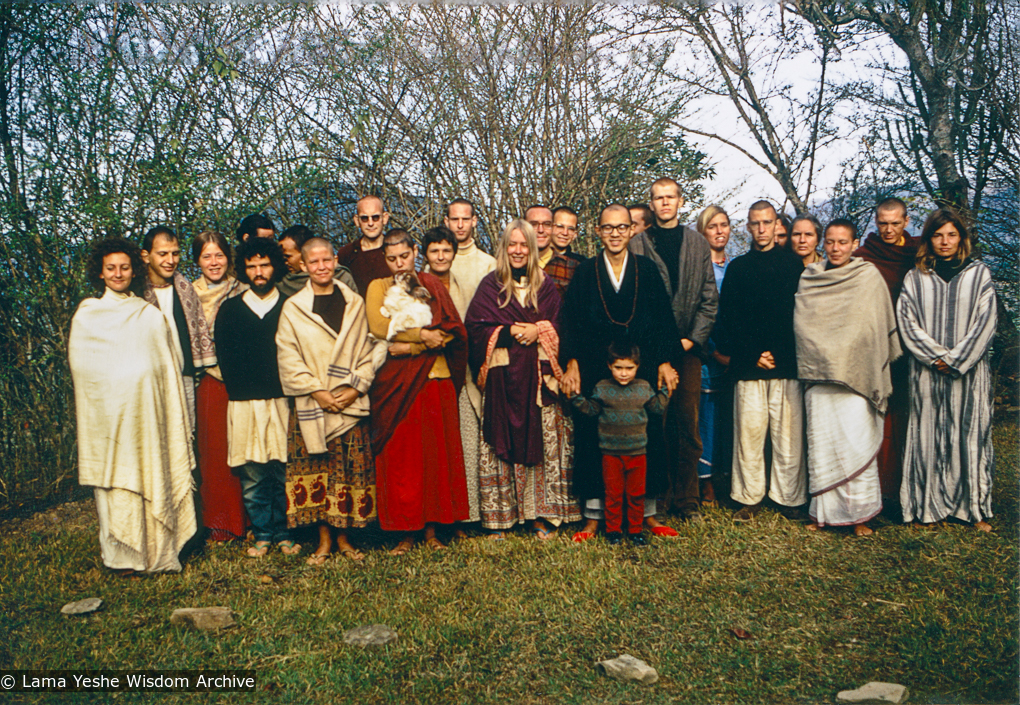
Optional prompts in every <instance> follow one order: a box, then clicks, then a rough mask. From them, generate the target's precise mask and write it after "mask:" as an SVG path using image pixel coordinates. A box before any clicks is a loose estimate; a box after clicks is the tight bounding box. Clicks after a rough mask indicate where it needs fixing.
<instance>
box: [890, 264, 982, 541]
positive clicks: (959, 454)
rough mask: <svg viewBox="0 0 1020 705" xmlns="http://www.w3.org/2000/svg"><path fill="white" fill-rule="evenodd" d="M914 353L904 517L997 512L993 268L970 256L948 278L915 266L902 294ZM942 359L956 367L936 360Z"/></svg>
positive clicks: (968, 517)
mask: <svg viewBox="0 0 1020 705" xmlns="http://www.w3.org/2000/svg"><path fill="white" fill-rule="evenodd" d="M896 308H897V311H896V313H897V318H898V321H899V327H900V334H901V336H902V338H903V342H904V344H905V345H906V347H907V350H908V351H909V352H910V353H911V358H910V387H909V390H910V422H909V425H908V427H907V440H906V447H905V451H904V457H903V484H902V485H901V487H900V502H901V504H902V505H903V520H904V521H906V522H909V521H914V520H917V521H922V522H925V523H929V522H936V521H941V520H943V519H945V518H946V517H949V516H952V517H956V518H957V519H961V520H963V521H968V522H977V521H980V520H982V519H987V518H989V517H991V516H992V468H993V465H994V463H993V451H992V388H991V374H990V370H989V365H988V351H989V347H990V345H991V342H992V336H993V335H994V334H995V323H996V300H995V289H994V287H993V285H992V275H991V273H990V272H989V271H988V268H987V267H986V266H985V265H983V264H982V263H980V262H972V263H971V264H969V265H968V266H967V267H965V268H964V269H963V271H961V272H960V273H959V274H957V275H956V276H955V277H954V278H953V279H952V281H950V282H946V281H944V280H943V279H942V278H941V277H939V276H938V275H937V274H935V273H934V272H928V273H924V272H921V271H920V270H918V269H912V270H911V271H910V272H909V273H908V274H907V277H906V279H905V280H904V282H903V291H902V293H901V294H900V298H899V301H898V302H897V307H896ZM939 359H941V360H943V361H944V362H945V363H946V364H947V365H949V367H950V369H951V374H948V375H947V374H942V373H941V372H938V371H937V370H935V369H934V368H933V367H932V365H933V363H934V362H935V361H936V360H939Z"/></svg>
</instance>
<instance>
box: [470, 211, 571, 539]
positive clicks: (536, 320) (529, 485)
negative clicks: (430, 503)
mask: <svg viewBox="0 0 1020 705" xmlns="http://www.w3.org/2000/svg"><path fill="white" fill-rule="evenodd" d="M466 324H467V329H468V335H469V338H470V342H471V369H472V370H478V387H479V389H481V390H482V392H483V399H482V443H481V452H480V457H481V467H480V468H479V486H480V487H481V515H482V526H483V527H485V528H486V529H489V530H490V531H491V532H492V533H491V537H492V538H494V539H500V538H503V537H504V531H505V530H506V529H509V528H510V527H512V526H514V525H515V524H518V523H524V522H525V521H530V522H532V527H533V529H534V531H535V535H536V536H537V537H538V538H539V539H549V538H552V537H553V536H555V535H556V529H555V527H557V526H559V525H560V524H561V523H563V522H571V521H578V520H580V518H581V515H580V512H579V510H578V505H577V502H576V500H575V499H574V498H573V496H571V494H570V471H571V466H572V462H573V460H572V455H573V450H572V445H571V440H572V439H571V437H572V426H571V423H570V419H569V417H566V416H565V415H564V414H563V411H562V409H561V408H560V405H559V402H558V399H557V396H558V390H559V380H560V379H561V378H562V376H563V372H562V370H561V369H560V367H559V364H558V363H557V357H558V354H559V325H560V295H559V293H558V292H557V291H556V286H555V284H554V283H553V281H552V279H550V278H549V277H547V276H546V275H545V273H544V272H543V271H542V269H541V267H539V264H538V245H537V243H536V239H535V231H534V229H533V228H532V227H531V225H530V224H528V223H527V222H525V221H524V220H514V221H512V222H511V223H510V224H509V225H508V226H507V227H506V228H505V229H504V230H503V235H502V237H501V238H500V241H499V245H498V247H497V250H496V271H494V272H492V273H491V274H488V275H486V276H485V278H484V279H482V281H481V283H480V284H479V285H478V289H477V291H476V292H475V296H474V298H473V299H472V300H471V306H470V307H469V308H468V312H467V318H466Z"/></svg>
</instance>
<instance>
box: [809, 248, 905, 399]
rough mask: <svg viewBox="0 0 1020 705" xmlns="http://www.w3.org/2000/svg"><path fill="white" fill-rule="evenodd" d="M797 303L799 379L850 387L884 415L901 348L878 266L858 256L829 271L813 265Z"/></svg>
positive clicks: (890, 302) (886, 291)
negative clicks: (891, 372) (891, 367)
mask: <svg viewBox="0 0 1020 705" xmlns="http://www.w3.org/2000/svg"><path fill="white" fill-rule="evenodd" d="M795 301H796V303H795V308H794V314H793V329H794V333H795V334H796V336H797V369H798V373H799V377H800V379H801V380H802V381H805V382H814V383H819V384H838V385H840V386H843V387H846V388H847V389H849V390H850V391H852V392H854V393H856V394H860V395H861V396H862V397H864V398H865V399H867V400H868V401H869V402H870V403H871V404H872V405H873V406H874V407H875V408H876V409H877V410H878V411H879V412H881V413H883V414H884V413H885V410H886V405H887V404H888V401H889V395H890V394H892V380H891V378H890V376H889V363H891V362H892V361H893V360H895V359H896V358H898V357H899V356H900V354H901V350H900V340H899V335H898V333H897V330H896V315H895V314H894V313H893V307H892V300H891V299H890V298H889V287H887V286H886V285H885V280H884V279H882V275H881V274H880V273H879V271H878V269H877V268H876V267H875V265H873V264H871V263H870V262H865V261H864V260H862V259H861V258H859V257H853V258H852V259H851V260H850V261H849V262H847V263H846V264H845V265H843V266H842V267H838V268H836V269H830V270H826V269H825V262H815V263H814V264H810V265H808V266H807V267H806V268H805V269H804V273H803V274H802V275H801V277H800V288H799V289H798V290H797V296H796V299H795Z"/></svg>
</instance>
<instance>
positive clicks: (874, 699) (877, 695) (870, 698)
mask: <svg viewBox="0 0 1020 705" xmlns="http://www.w3.org/2000/svg"><path fill="white" fill-rule="evenodd" d="M906 701H907V687H906V686H904V685H898V684H896V683H878V682H876V681H872V682H871V683H868V684H867V685H862V686H861V687H860V688H858V689H857V690H842V691H840V692H839V693H837V694H836V702H840V703H904V702H906Z"/></svg>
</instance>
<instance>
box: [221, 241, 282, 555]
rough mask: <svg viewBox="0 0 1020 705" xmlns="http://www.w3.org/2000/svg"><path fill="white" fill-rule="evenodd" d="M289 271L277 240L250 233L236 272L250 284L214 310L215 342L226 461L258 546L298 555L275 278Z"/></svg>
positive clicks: (258, 551) (261, 550)
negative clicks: (291, 516)
mask: <svg viewBox="0 0 1020 705" xmlns="http://www.w3.org/2000/svg"><path fill="white" fill-rule="evenodd" d="M285 269H286V265H285V264H284V259H283V253H282V252H281V251H280V247H279V246H278V245H277V244H276V243H275V242H273V241H272V240H269V239H266V238H261V237H255V238H249V239H248V240H246V241H245V242H243V243H241V245H240V246H239V247H238V248H237V277H238V279H239V280H240V281H241V282H243V283H245V284H248V285H249V286H250V287H251V288H250V289H249V290H248V291H246V292H244V294H242V295H241V296H235V297H233V298H231V299H227V300H226V301H224V302H223V304H222V305H221V306H220V311H219V313H218V314H217V315H216V346H217V352H218V353H219V362H220V372H222V374H223V384H224V385H225V386H226V388H227V397H228V399H229V402H228V404H227V449H228V450H227V464H228V465H230V467H232V468H236V470H235V472H237V473H238V475H239V476H240V478H241V490H242V492H243V497H244V508H245V510H246V511H247V512H248V518H249V519H250V520H251V524H252V533H253V534H254V536H255V545H254V546H252V547H250V548H249V549H248V555H249V556H251V557H253V558H259V557H261V556H264V555H266V553H267V552H268V551H269V547H270V546H272V545H273V544H274V543H276V544H277V545H278V546H279V547H280V550H281V551H282V552H283V553H285V554H287V555H293V554H296V553H298V552H299V551H300V550H301V547H300V546H298V545H297V544H295V543H294V542H293V541H291V540H290V532H289V531H288V529H287V495H286V492H285V489H284V483H285V481H286V465H285V464H286V462H287V424H288V422H289V420H290V409H289V407H288V405H287V398H286V397H285V396H284V395H283V388H282V387H281V386H280V370H279V366H278V365H277V361H276V354H277V353H276V329H277V326H278V325H279V322H280V311H281V310H282V309H283V300H284V299H283V296H281V295H280V292H279V291H277V289H276V282H277V280H279V279H280V278H282V276H283V273H284V271H285Z"/></svg>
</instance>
